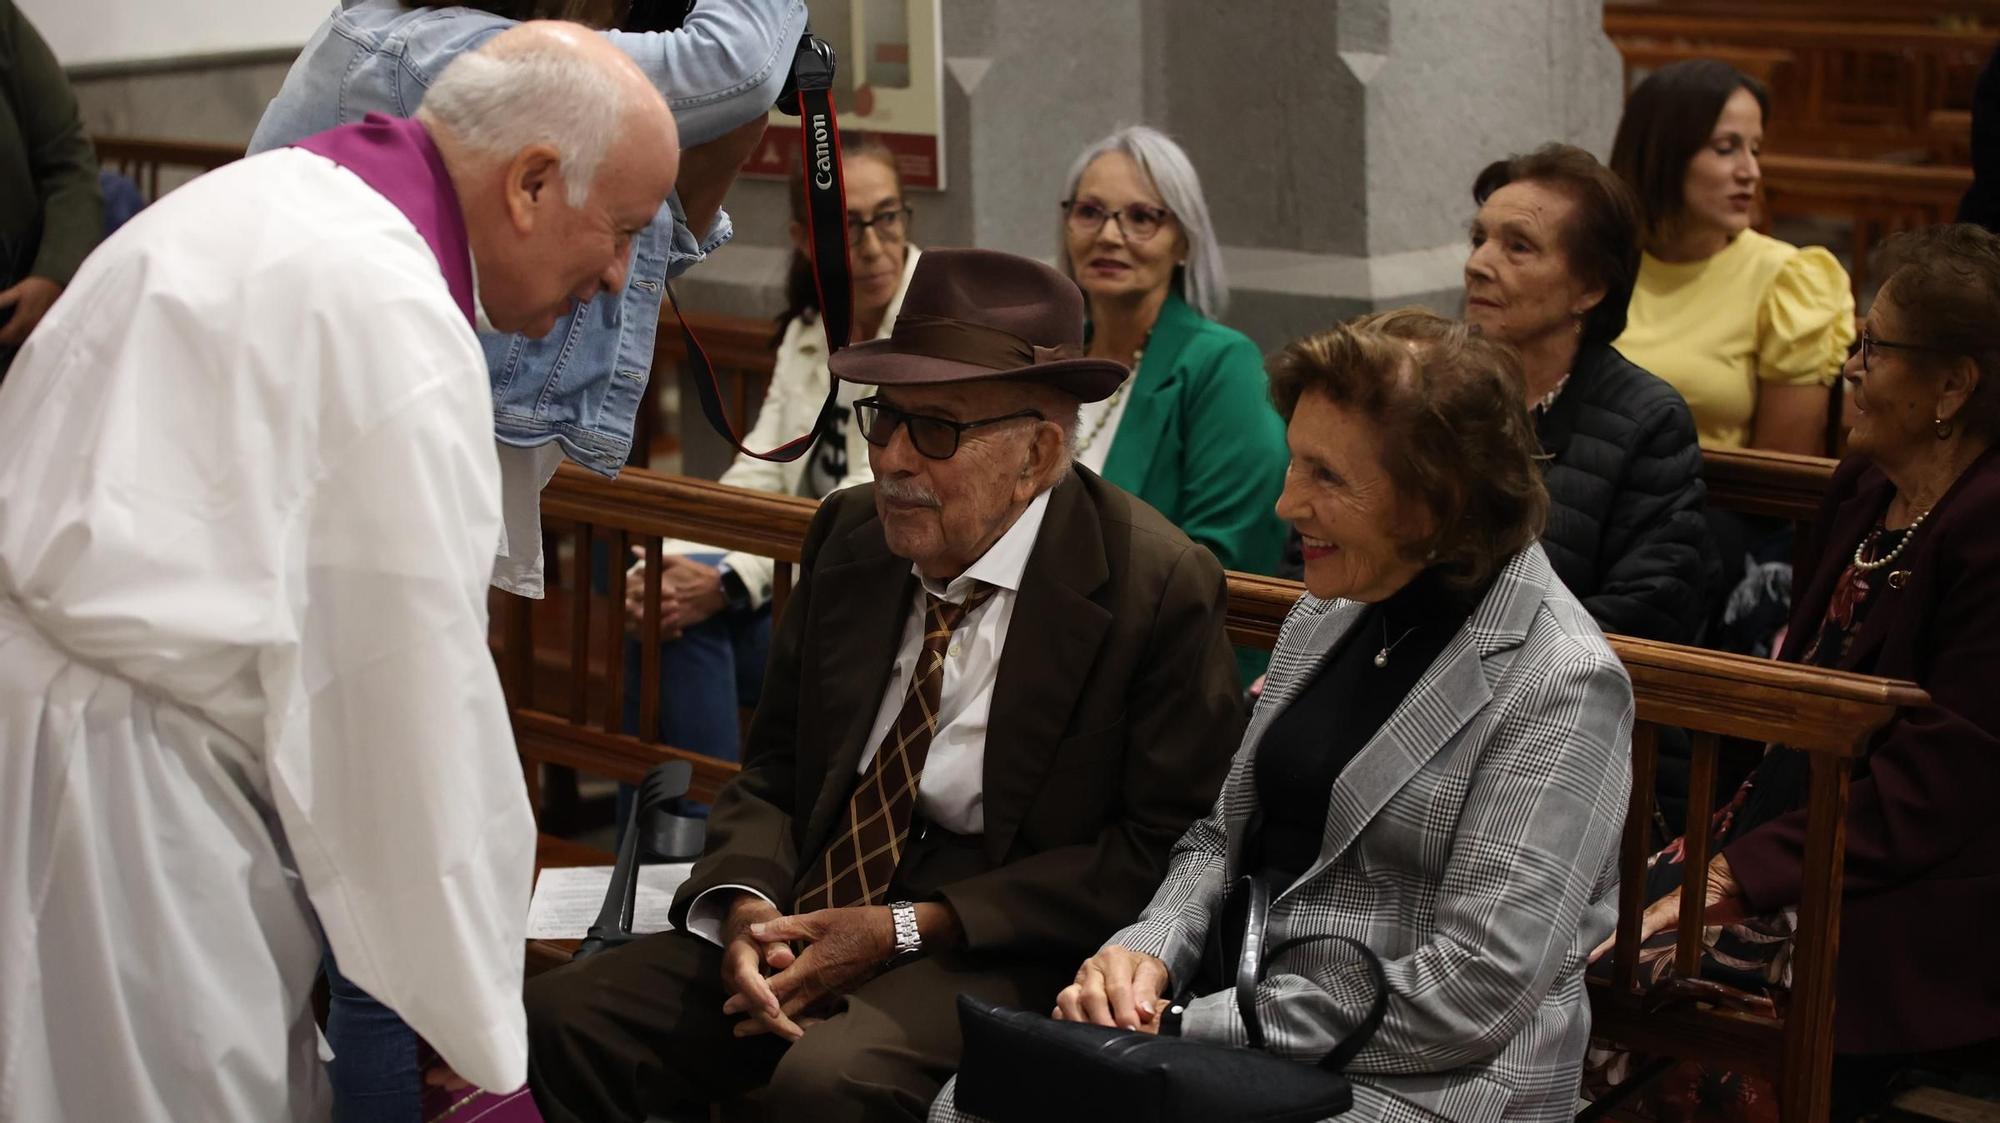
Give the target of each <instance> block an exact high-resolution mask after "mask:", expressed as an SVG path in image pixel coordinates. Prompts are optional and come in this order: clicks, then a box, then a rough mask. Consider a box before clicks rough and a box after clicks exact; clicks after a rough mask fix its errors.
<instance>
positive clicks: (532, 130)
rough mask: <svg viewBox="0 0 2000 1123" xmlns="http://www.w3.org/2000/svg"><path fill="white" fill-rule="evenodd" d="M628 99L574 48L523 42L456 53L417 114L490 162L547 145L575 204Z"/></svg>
mask: <svg viewBox="0 0 2000 1123" xmlns="http://www.w3.org/2000/svg"><path fill="white" fill-rule="evenodd" d="M593 34H594V33H593ZM631 100H632V97H631V94H630V92H629V91H628V90H627V89H626V87H625V86H624V85H622V84H621V83H620V82H619V81H618V80H617V78H616V76H614V75H613V74H612V73H611V72H610V71H609V70H607V69H606V68H605V67H603V66H601V65H598V64H596V63H593V62H591V61H590V60H588V59H586V58H584V57H582V56H580V55H579V53H578V52H576V51H574V50H565V49H562V48H560V47H550V46H547V45H543V44H527V45H523V46H522V47H520V48H518V49H515V50H510V51H504V52H499V51H468V52H466V53H465V54H462V55H459V56H458V57H457V58H455V59H453V60H452V62H451V65H449V66H447V67H445V68H444V73H443V74H440V75H439V76H438V79H437V81H436V82H433V83H432V84H431V87H430V89H429V90H428V91H426V92H425V94H424V100H423V104H422V105H421V106H420V107H419V108H418V109H417V117H418V118H419V119H420V120H422V121H424V122H425V123H426V124H434V125H441V126H443V127H444V129H445V130H446V131H447V132H449V133H450V134H451V136H452V138H453V139H454V140H456V141H458V143H460V144H462V145H464V146H465V147H467V148H469V149H471V150H472V151H474V152H478V153H481V154H483V155H486V156H490V157H493V158H496V159H502V160H504V159H508V158H511V157H512V156H513V155H514V154H515V153H517V152H519V151H520V150H521V149H523V148H526V147H528V146H529V145H532V144H546V145H548V146H549V147H551V148H553V149H555V150H556V158H557V159H558V160H559V161H560V164H561V171H562V178H563V197H564V198H565V199H567V200H568V201H569V205H570V206H572V207H578V206H582V205H583V203H584V200H586V199H588V198H589V197H590V187H591V184H592V182H593V181H595V180H596V179H597V169H598V166H599V165H601V164H602V163H603V162H604V158H605V156H606V155H607V154H608V153H609V152H610V151H611V143H612V140H613V139H614V138H615V137H616V136H617V135H618V130H619V128H620V127H621V126H622V125H623V124H624V117H625V114H626V111H627V110H628V108H629V105H628V103H629V102H630V101H631Z"/></svg>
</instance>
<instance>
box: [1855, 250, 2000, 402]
mask: <svg viewBox="0 0 2000 1123" xmlns="http://www.w3.org/2000/svg"><path fill="white" fill-rule="evenodd" d="M1876 268H1877V270H1878V272H1877V273H1876V275H1877V276H1882V277H1887V278H1888V280H1886V281H1884V282H1882V289H1881V292H1880V294H1879V295H1878V299H1879V297H1880V296H1886V297H1888V298H1889V300H1890V301H1891V302H1892V303H1894V304H1895V306H1896V312H1897V315H1898V318H1899V319H1900V320H1901V321H1902V326H1901V327H1900V328H1899V329H1898V330H1899V331H1900V332H1901V333H1902V334H1903V335H1905V336H1907V337H1908V338H1907V339H1902V340H1898V341H1897V342H1900V343H1916V344H1921V345H1923V346H1925V347H1935V348H1937V349H1938V351H1940V352H1943V354H1942V355H1932V354H1927V353H1925V352H1921V351H1918V352H1909V353H1908V355H1909V357H1910V358H1911V359H1913V360H1914V361H1916V362H1917V363H1919V364H1922V363H1926V362H1930V363H1935V362H1938V361H1947V362H1948V361H1950V359H1951V358H1952V357H1954V356H1964V357H1966V358H1969V359H1971V360H1972V361H1973V362H1974V363H1976V364H1978V366H1979V385H1978V386H1976V387H1974V388H1973V391H1972V395H1971V396H1970V397H1969V398H1967V399H1966V401H1965V405H1964V406H1962V407H1961V408H1960V409H1959V411H1958V417H1957V418H1955V420H1956V421H1957V422H1958V423H1959V424H1960V425H1961V426H1962V427H1963V428H1964V429H1965V431H1966V432H1967V433H1970V434H1973V435H1975V436H1979V437H1984V438H1986V439H1987V440H2000V235H1995V234H1994V233H1993V232H1992V231H1989V230H1987V229H1986V228H1985V227H1983V226H1974V225H1972V224H1971V223H1969V222H1960V223H1954V224H1952V225H1949V226H1932V227H1928V228H1926V229H1922V230H1906V231H1903V232H1902V233H1900V234H1894V235H1891V236H1890V237H1889V238H1888V239H1887V240H1886V241H1884V242H1883V243H1882V246H1881V249H1880V250H1879V251H1877V257H1876Z"/></svg>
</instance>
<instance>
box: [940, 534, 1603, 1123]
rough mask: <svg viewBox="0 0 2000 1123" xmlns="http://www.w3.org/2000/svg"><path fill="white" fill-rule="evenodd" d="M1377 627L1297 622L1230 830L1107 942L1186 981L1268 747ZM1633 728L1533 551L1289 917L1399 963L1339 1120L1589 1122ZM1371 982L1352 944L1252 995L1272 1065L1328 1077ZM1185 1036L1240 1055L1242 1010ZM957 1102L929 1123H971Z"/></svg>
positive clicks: (1415, 693) (1313, 951) (1322, 607)
mask: <svg viewBox="0 0 2000 1123" xmlns="http://www.w3.org/2000/svg"><path fill="white" fill-rule="evenodd" d="M1364 607H1365V606H1363V605H1361V604H1357V603H1354V602H1351V601H1340V600H1334V601H1323V600H1319V599H1317V598H1314V597H1312V596H1307V597H1305V598H1303V599H1301V600H1300V601H1299V603H1298V604H1297V605H1295V606H1293V608H1292V611H1291V613H1290V615H1288V616H1287V617H1286V619H1285V623H1284V626H1283V628H1282V629H1281V630H1280V632H1279V635H1278V645H1277V649H1276V651H1275V652H1274V653H1273V655H1272V658H1271V670H1270V677H1269V679H1268V680H1267V682H1266V684H1265V688H1264V695H1263V698H1262V700H1261V701H1260V702H1259V703H1258V706H1257V710H1256V712H1255V713H1254V714H1253V715H1252V717H1251V721H1250V727H1249V729H1248V731H1247V732H1246V733H1245V735H1244V738H1243V744H1242V747H1241V749H1240V750H1239V751H1238V752H1237V754H1236V758H1235V761H1234V762H1233V763H1232V765H1231V766H1230V772H1229V778H1228V780H1227V781H1226V782H1225V783H1224V785H1223V788H1222V793H1221V795H1220V796H1219V797H1218V799H1217V801H1216V805H1215V808H1214V810H1212V811H1211V812H1210V813H1209V815H1208V816H1207V817H1206V818H1204V819H1202V820H1200V821H1198V822H1196V823H1195V824H1194V825H1193V826H1192V827H1190V828H1188V831H1187V833H1186V834H1185V835H1183V836H1182V838H1181V840H1180V842H1179V843H1177V844H1176V845H1175V847H1174V852H1173V855H1172V858H1171V859H1170V864H1169V867H1168V870H1167V877H1166V880H1165V882H1164V883H1163V884H1161V886H1160V888H1159V891H1158V892H1157V893H1155V894H1154V895H1153V900H1152V903H1151V904H1150V905H1148V906H1147V907H1146V910H1145V912H1144V913H1143V914H1142V915H1141V916H1140V917H1139V920H1138V922H1137V923H1136V924H1133V925H1132V926H1131V927H1129V928H1126V929H1125V930H1123V931H1121V932H1119V933H1118V934H1117V935H1115V936H1113V937H1112V938H1111V939H1110V940H1109V941H1108V943H1112V944H1122V945H1124V946H1126V947H1129V948H1133V949H1135V950H1138V951H1143V952H1147V953H1149V954H1152V955H1156V956H1158V957H1160V958H1161V959H1162V960H1164V961H1165V962H1166V964H1167V966H1168V968H1169V969H1170V970H1171V971H1172V972H1173V977H1174V978H1175V979H1176V980H1180V979H1187V978H1190V977H1191V976H1192V975H1193V973H1194V972H1195V970H1196V968H1197V966H1198V965H1199V963H1200V957H1201V951H1202V946H1203V943H1204V941H1205V939H1206V937H1207V934H1208V927H1209V923H1210V920H1211V918H1212V917H1213V916H1214V915H1215V914H1216V912H1217V910H1218V908H1219V906H1220V904H1221V901H1222V895H1223V891H1224V889H1225V887H1226V886H1227V885H1228V884H1229V883H1230V881H1231V880H1232V879H1233V878H1234V876H1235V875H1236V874H1237V873H1238V872H1239V867H1240V863H1241V856H1242V850H1243V842H1244V833H1245V830H1246V828H1247V827H1248V825H1249V822H1250V818H1251V815H1252V814H1253V813H1254V812H1255V811H1256V809H1257V792H1256V780H1255V773H1254V765H1255V761H1256V753H1257V743H1258V741H1259V739H1260V738H1261V737H1262V736H1263V733H1264V730H1265V729H1267V728H1268V727H1269V726H1270V723H1271V719H1272V717H1273V716H1275V715H1276V714H1277V713H1278V711H1279V710H1281V709H1283V708H1284V707H1285V706H1286V705H1287V704H1288V703H1289V702H1290V701H1291V699H1292V697H1293V696H1294V695H1295V694H1296V693H1298V691H1299V690H1301V689H1302V688H1303V687H1304V686H1305V685H1306V684H1307V683H1308V682H1310V681H1311V679H1312V676H1313V673H1314V672H1315V671H1316V670H1317V669H1318V668H1319V666H1320V664H1321V663H1322V662H1324V661H1325V659H1326V658H1327V656H1328V655H1329V654H1331V653H1332V651H1333V650H1334V648H1335V646H1336V645H1337V644H1338V643H1339V641H1340V639H1341V637H1342V636H1343V635H1344V634H1345V633H1346V632H1347V630H1348V628H1349V627H1351V626H1352V625H1353V623H1354V621H1355V620H1356V619H1357V618H1358V617H1359V616H1360V615H1361V613H1362V611H1363V609H1364ZM1632 714H1633V709H1632V686H1631V682H1630V680H1629V679H1628V678H1627V677H1626V675H1625V669H1624V667H1623V666H1622V665H1621V664H1620V663H1619V661H1618V658H1617V656H1615V655H1613V654H1612V652H1611V649H1610V647H1609V646H1608V645H1607V644H1606V643H1605V642H1604V637H1603V635H1602V634H1601V633H1600V632H1599V631H1598V629H1597V625H1596V624H1595V623H1593V622H1592V620H1591V618H1590V615H1589V614H1588V613H1586V612H1585V611H1584V610H1583V608H1582V607H1581V606H1580V605H1579V604H1578V603H1577V601H1576V598H1574V597H1573V596H1571V595H1570V593H1569V590H1567V589H1566V588H1564V587H1563V585H1562V583H1561V582H1560V581H1559V580H1558V579H1557V578H1556V576H1555V573H1554V571H1553V570H1551V569H1550V567H1549V562H1548V559H1547V557H1546V556H1544V555H1543V553H1542V548H1541V547H1540V546H1539V545H1531V546H1529V547H1528V548H1527V549H1525V550H1523V551H1522V552H1521V553H1520V554H1518V555H1517V556H1515V557H1514V558H1513V559H1512V560H1511V561H1509V562H1508V563H1507V565H1506V566H1505V567H1504V568H1503V569H1502V570H1501V572H1500V575H1499V577H1498V578H1497V579H1496V580H1495V582H1494V584H1493V587H1492V589H1491V590H1489V591H1488V592H1487V594H1486V597H1485V599H1484V600H1482V601H1481V602H1480V604H1479V607H1478V608H1477V609H1476V610H1475V611H1474V613H1473V615H1472V618H1471V619H1470V620H1468V621H1467V622H1466V624H1465V626H1464V627H1463V628H1462V629H1461V630H1460V631H1459V633H1458V635H1457V636H1455V637H1453V639H1452V640H1451V642H1450V643H1449V644H1448V645H1447V646H1446V648H1445V650H1444V652H1443V653H1442V654H1440V655H1439V656H1438V658H1437V661H1436V662H1435V663H1433V664H1432V665H1431V667H1430V669H1429V670H1428V671H1426V672H1425V674H1424V676H1423V678H1422V679H1420V680H1419V681H1418V683H1417V685H1416V686H1415V688H1413V689H1412V690H1411V692H1410V694H1409V696H1408V697H1406V698H1405V699H1404V700H1403V701H1402V703H1401V704H1400V705H1399V706H1398V707H1397V708H1396V710H1395V712H1394V713H1393V714H1391V715H1390V717H1389V720H1388V721H1387V722H1385V723H1384V724H1383V726H1382V729H1381V731H1380V732H1378V733H1377V734H1376V735H1375V737H1374V739H1373V740H1371V741H1369V743H1368V744H1367V745H1366V746H1365V747H1364V748H1363V749H1362V750H1361V752H1360V753H1359V754H1357V755H1356V756H1355V758H1354V760H1353V761H1352V762H1351V763H1349V764H1348V766H1347V768H1346V770H1345V771H1343V772H1342V773H1341V774H1340V777H1339V779H1338V780H1336V781H1335V783H1334V787H1333V799H1332V803H1331V805H1330V806H1329V807H1328V809H1327V821H1326V835H1325V838H1324V840H1323V842H1322V843H1321V848H1320V855H1319V859H1318V861H1317V862H1315V863H1314V864H1313V865H1312V867H1311V868H1309V869H1308V870H1307V871H1306V872H1305V873H1304V874H1303V875H1302V876H1301V877H1300V878H1299V879H1298V881H1296V882H1294V883H1293V884H1292V885H1291V886H1289V887H1287V888H1286V889H1285V890H1284V891H1283V892H1282V894H1281V895H1279V896H1278V898H1277V900H1276V901H1275V902H1274V903H1273V906H1272V913H1271V919H1270V928H1269V936H1268V939H1269V942H1270V943H1271V944H1272V945H1276V944H1278V943H1280V942H1282V941H1285V940H1289V939H1291V938H1293V937H1295V936H1311V935H1320V934H1326V933H1333V934H1338V935H1342V936H1348V937H1352V938H1354V939H1357V940H1360V941H1362V942H1363V943H1366V944H1367V945H1368V946H1369V947H1371V948H1373V949H1374V950H1375V951H1376V952H1377V953H1378V954H1379V955H1380V956H1381V957H1382V960H1383V966H1384V967H1385V968H1386V970H1387V973H1388V977H1389V986H1390V990H1391V994H1390V1001H1389V1010H1388V1016H1387V1018H1386V1019H1385V1020H1384V1021H1383V1023H1382V1029H1381V1032H1380V1033H1378V1034H1377V1035H1376V1037H1375V1040H1374V1042H1373V1043H1372V1044H1371V1045H1369V1046H1368V1048H1366V1049H1364V1050H1362V1052H1361V1053H1360V1054H1359V1055H1358V1056H1357V1057H1356V1058H1355V1060H1354V1062H1353V1064H1351V1065H1350V1066H1349V1069H1348V1072H1349V1074H1350V1076H1351V1078H1352V1079H1353V1080H1354V1083H1355V1107H1354V1111H1353V1113H1352V1114H1351V1115H1349V1116H1347V1117H1345V1118H1347V1119H1385V1120H1436V1119H1447V1120H1454V1121H1477V1120H1503V1119H1504V1120H1546V1121H1548V1123H1557V1121H1560V1120H1567V1119H1569V1118H1571V1117H1572V1116H1573V1114H1574V1112H1575V1105H1576V1095H1577V1086H1578V1081H1579V1078H1580V1075H1581V1068H1582V1063H1583V1053H1584V1047H1585V1045H1586V1043H1587V1041H1588V1039H1589V1037H1590V1007H1589V1005H1588V1001H1587V998H1586V996H1585V993H1584V979H1583V971H1584V966H1585V956H1587V955H1588V954H1589V952H1590V949H1591V948H1592V947H1594V946H1595V945H1596V944H1597V943H1598V942H1599V941H1600V940H1602V939H1604V938H1605V937H1606V936H1608V935H1609V934H1610V933H1611V929H1612V926H1613V924H1614V923H1615V921H1616V917H1617V907H1618V906H1617V887H1618V868H1617V843H1618V837H1619V833H1620V830H1621V828H1622V826H1623V823H1624V820H1625V808H1626V801H1627V798H1628V793H1629V790H1630V787H1631V760H1630V747H1631V735H1632ZM1370 986H1371V984H1370V983H1369V982H1368V979H1367V977H1366V976H1365V975H1364V974H1363V971H1362V968H1361V965H1360V964H1359V963H1358V962H1356V961H1355V960H1354V959H1353V958H1352V953H1351V952H1349V951H1347V950H1346V949H1345V948H1344V947H1343V946H1341V945H1339V944H1337V943H1334V942H1332V941H1318V942H1315V943H1311V944H1307V945H1304V946H1302V947H1298V948H1295V949H1293V950H1291V951H1289V952H1287V953H1286V954H1284V955H1283V956H1281V957H1279V958H1278V959H1276V960H1274V961H1273V962H1272V963H1271V964H1270V966H1269V972H1268V975H1267V977H1266V979H1265V982H1264V983H1263V985H1262V986H1261V987H1260V988H1259V991H1258V997H1257V1009H1258V1014H1259V1016H1260V1018H1261V1020H1262V1022H1263V1025H1264V1029H1265V1034H1266V1037H1267V1044H1268V1046H1269V1047H1270V1048H1271V1049H1273V1050H1274V1051H1276V1052H1279V1053H1282V1054H1285V1055H1288V1056H1293V1057H1297V1058H1299V1059H1301V1060H1317V1059H1318V1058H1319V1057H1320V1056H1322V1055H1324V1054H1325V1053H1326V1052H1327V1051H1328V1050H1330V1049H1332V1048H1333V1047H1334V1045H1335V1044H1336V1043H1337V1042H1338V1041H1339V1040H1340V1038H1341V1037H1342V1036H1343V1035H1344V1034H1346V1032H1347V1031H1348V1030H1349V1029H1350V1028H1351V1027H1353V1026H1354V1025H1355V1024H1356V1023H1357V1022H1358V1021H1359V1020H1360V1018H1361V1016H1362V1014H1363V1013H1364V1012H1366V1010H1367V1008H1368V1004H1369V999H1370V997H1371V994H1370ZM1182 1032H1183V1034H1184V1035H1186V1036H1187V1037H1190V1038H1194V1039H1200V1040H1208V1041H1216V1042H1224V1043H1228V1044H1232V1045H1241V1044H1243V1043H1244V1036H1243V1027H1242V1022H1241V1019H1240V1016H1239V1015H1238V1013H1237V1010H1236V1004H1235V996H1234V994H1233V993H1231V992H1224V993H1217V994H1210V995H1204V996H1201V997H1198V998H1196V999H1194V1000H1193V1001H1192V1002H1191V1003H1190V1004H1189V1005H1188V1007H1187V1012H1186V1015H1185V1017H1184V1019H1183V1021H1182ZM1023 1075H1024V1077H1027V1078H1032V1076H1031V1074H1023ZM950 1092H951V1089H950V1088H949V1087H947V1088H946V1090H945V1094H944V1095H943V1096H942V1097H941V1098H940V1100H939V1103H938V1105H937V1107H936V1108H934V1110H933V1113H932V1118H933V1120H956V1119H963V1118H966V1117H965V1116H963V1115H961V1114H960V1113H958V1112H957V1111H956V1109H955V1107H954V1106H953V1104H952V1101H951V1096H950Z"/></svg>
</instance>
